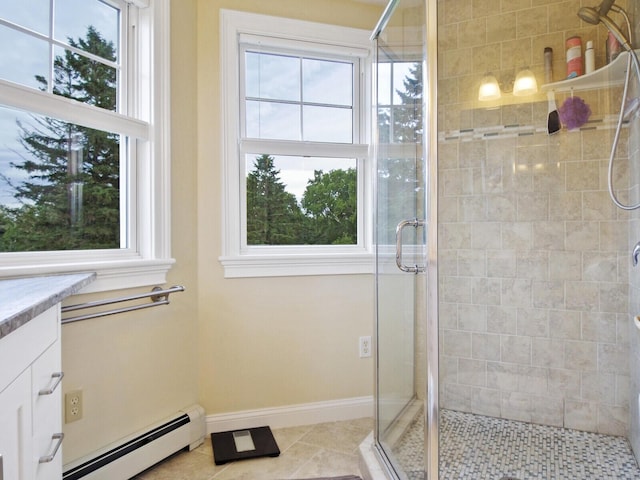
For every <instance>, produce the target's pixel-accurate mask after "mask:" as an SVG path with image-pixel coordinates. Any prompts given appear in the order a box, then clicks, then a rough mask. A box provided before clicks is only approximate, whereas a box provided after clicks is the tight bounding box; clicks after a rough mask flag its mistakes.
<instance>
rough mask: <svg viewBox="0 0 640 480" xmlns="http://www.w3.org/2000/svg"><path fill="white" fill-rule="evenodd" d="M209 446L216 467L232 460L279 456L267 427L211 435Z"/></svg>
mask: <svg viewBox="0 0 640 480" xmlns="http://www.w3.org/2000/svg"><path fill="white" fill-rule="evenodd" d="M211 445H212V446H213V459H214V461H215V463H216V465H223V464H225V463H227V462H233V461H234V460H245V459H248V458H257V457H277V456H278V455H280V449H279V448H278V444H277V443H276V439H275V438H273V433H271V429H270V428H269V427H255V428H247V429H244V430H229V431H228V432H218V433H212V434H211Z"/></svg>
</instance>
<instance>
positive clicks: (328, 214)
mask: <svg viewBox="0 0 640 480" xmlns="http://www.w3.org/2000/svg"><path fill="white" fill-rule="evenodd" d="M356 185H357V183H356V169H355V168H349V169H347V170H343V169H336V170H331V171H329V172H327V173H324V172H323V171H322V170H315V171H314V173H313V180H309V182H308V184H307V188H306V190H305V192H304V195H303V197H302V208H303V209H304V211H305V213H306V215H307V217H308V219H309V221H308V223H309V235H310V239H309V242H308V243H312V244H316V245H338V244H347V245H353V244H356V243H357V242H358V223H357V213H358V198H357V194H356V188H357V187H356Z"/></svg>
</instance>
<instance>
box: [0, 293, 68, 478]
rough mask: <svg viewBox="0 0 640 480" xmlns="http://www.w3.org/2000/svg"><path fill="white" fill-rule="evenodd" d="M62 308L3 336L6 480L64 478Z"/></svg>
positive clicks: (0, 424)
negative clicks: (62, 441)
mask: <svg viewBox="0 0 640 480" xmlns="http://www.w3.org/2000/svg"><path fill="white" fill-rule="evenodd" d="M59 312H60V305H59V304H57V305H55V306H54V307H51V308H49V309H48V310H47V311H45V312H44V313H41V314H40V315H38V316H36V317H35V318H33V319H32V320H30V321H29V322H28V323H26V324H25V325H23V326H21V327H20V328H18V329H17V330H15V331H13V332H11V333H10V334H9V335H7V336H5V337H3V338H0V365H2V372H1V373H0V455H2V468H1V469H0V472H2V474H0V479H2V480H13V479H15V480H45V479H52V480H53V479H59V478H61V476H62V451H61V450H60V443H61V440H62V438H61V437H62V435H61V433H62V418H61V413H60V412H61V401H62V393H61V392H62V388H61V386H60V382H59V380H61V379H62V372H61V370H60V367H61V363H62V357H61V350H60V313H59Z"/></svg>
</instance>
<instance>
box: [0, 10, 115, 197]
mask: <svg viewBox="0 0 640 480" xmlns="http://www.w3.org/2000/svg"><path fill="white" fill-rule="evenodd" d="M52 11H53V12H54V16H53V18H55V22H54V25H53V37H54V38H55V39H56V40H58V41H62V42H65V43H66V42H67V39H68V38H69V37H71V38H73V39H74V40H77V39H78V38H82V37H84V36H85V35H86V32H87V28H88V27H89V26H90V25H92V26H94V27H95V28H96V29H97V30H98V32H100V33H101V34H102V36H103V37H104V38H105V39H107V40H109V41H112V42H113V43H114V45H116V46H117V45H118V43H119V42H118V32H119V25H118V11H117V10H116V9H115V8H113V7H112V6H110V5H108V4H106V3H104V2H102V1H100V0H20V1H15V0H0V19H2V20H5V21H8V22H11V23H15V24H17V25H19V26H20V27H23V28H26V29H28V30H30V31H33V32H35V33H37V34H40V35H45V36H47V37H49V36H50V35H49V34H50V32H49V24H50V20H49V19H50V12H52ZM0 44H1V45H11V48H3V49H0V78H2V79H3V80H9V81H12V82H15V83H19V84H21V85H25V86H28V87H32V88H39V87H40V85H39V84H38V83H37V82H36V81H35V76H36V75H44V76H48V71H49V50H50V43H49V42H48V41H46V40H43V39H41V38H37V37H36V36H35V35H30V34H29V33H24V32H22V31H19V30H16V29H13V28H10V27H9V26H7V25H4V24H0ZM61 53H62V50H61V49H59V48H58V49H57V50H56V54H58V55H60V54H61ZM17 120H20V121H22V122H23V123H26V124H32V123H34V121H33V119H32V118H31V117H30V115H29V114H27V113H25V112H20V111H18V110H15V109H10V108H5V107H4V106H2V105H0V204H3V205H12V206H15V205H16V203H15V199H14V198H13V190H12V189H11V188H10V187H9V186H8V185H7V182H5V181H3V180H2V177H3V176H6V177H8V178H10V179H11V182H13V183H16V182H19V181H20V179H22V178H24V174H23V172H21V171H20V170H17V169H15V168H11V166H10V163H11V162H21V161H23V160H22V159H23V158H24V157H25V156H28V153H27V152H26V151H25V150H24V148H23V147H22V145H21V144H20V142H19V129H18V126H17V124H16V121H17Z"/></svg>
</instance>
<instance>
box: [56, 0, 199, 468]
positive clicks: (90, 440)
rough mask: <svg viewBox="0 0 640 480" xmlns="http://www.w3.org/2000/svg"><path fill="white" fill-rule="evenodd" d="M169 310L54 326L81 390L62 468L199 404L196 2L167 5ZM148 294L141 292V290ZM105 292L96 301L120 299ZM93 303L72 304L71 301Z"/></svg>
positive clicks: (72, 380)
mask: <svg viewBox="0 0 640 480" xmlns="http://www.w3.org/2000/svg"><path fill="white" fill-rule="evenodd" d="M172 3H173V6H172V9H171V37H172V40H171V61H172V67H171V72H172V76H171V95H172V100H171V109H172V116H171V122H172V125H173V132H172V135H171V150H172V157H173V158H172V162H173V165H172V188H171V195H172V213H171V214H172V217H173V224H172V243H173V249H172V250H173V255H174V257H175V258H176V264H175V266H174V268H173V269H172V270H171V272H170V273H169V276H168V279H167V286H168V285H175V284H181V285H185V287H186V292H184V293H177V294H174V295H172V296H171V305H169V306H168V307H157V308H152V309H149V310H143V311H139V312H134V313H130V314H123V315H114V316H110V317H104V318H101V319H95V320H89V321H85V322H79V323H74V324H69V325H65V326H63V327H62V351H63V369H64V371H65V378H64V382H63V386H64V391H65V392H66V391H69V390H72V389H76V388H82V390H83V394H84V418H83V419H82V420H79V421H77V422H74V423H71V424H67V425H64V432H65V435H66V436H65V440H64V449H63V452H64V462H65V463H68V462H70V461H72V460H75V459H77V458H79V457H82V456H84V455H86V454H89V453H91V452H93V451H95V450H96V449H98V448H101V447H104V446H105V445H107V444H109V443H111V442H114V441H116V440H118V439H120V438H122V437H124V436H127V435H129V434H131V433H133V432H135V431H137V430H138V429H140V428H144V427H146V426H147V425H149V424H152V423H155V422H156V421H158V420H161V419H163V418H165V417H166V416H169V415H172V414H174V413H175V412H176V411H177V410H178V409H179V408H183V407H187V406H189V405H192V404H194V403H196V402H197V401H198V386H197V371H198V356H197V340H196V339H197V338H198V333H197V317H198V312H197V303H198V300H197V298H198V287H197V266H198V261H197V237H196V231H197V196H196V191H195V185H196V172H197V163H196V159H197V156H198V155H197V141H196V133H197V129H196V115H195V111H196V104H197V98H196V52H197V45H196V32H195V24H196V2H195V0H180V1H179V2H172ZM139 291H140V292H148V291H149V289H148V288H145V289H140V290H139ZM130 293H132V292H131V291H126V292H108V293H105V294H103V295H102V296H103V297H116V296H120V295H128V294H130ZM95 297H96V296H95V295H93V296H85V297H73V298H71V299H69V301H68V302H67V303H78V302H81V301H86V300H89V299H91V298H95Z"/></svg>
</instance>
